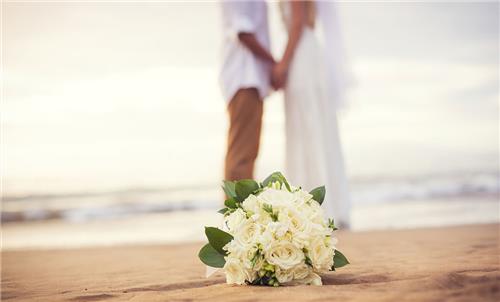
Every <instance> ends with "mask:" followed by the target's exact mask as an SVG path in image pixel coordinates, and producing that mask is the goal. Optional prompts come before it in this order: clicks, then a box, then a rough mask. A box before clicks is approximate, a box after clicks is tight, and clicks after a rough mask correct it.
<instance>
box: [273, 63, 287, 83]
mask: <svg viewBox="0 0 500 302" xmlns="http://www.w3.org/2000/svg"><path fill="white" fill-rule="evenodd" d="M287 73H288V66H286V64H284V63H283V62H279V63H277V64H275V65H274V66H273V68H272V70H271V85H272V86H273V88H274V89H275V90H278V89H281V88H283V87H284V86H285V85H286V80H287Z"/></svg>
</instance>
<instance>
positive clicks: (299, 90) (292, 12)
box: [272, 1, 350, 228]
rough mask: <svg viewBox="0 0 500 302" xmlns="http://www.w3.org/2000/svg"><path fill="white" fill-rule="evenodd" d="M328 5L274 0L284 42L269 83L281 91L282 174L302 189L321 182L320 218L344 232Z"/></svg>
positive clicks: (336, 55) (335, 63)
mask: <svg viewBox="0 0 500 302" xmlns="http://www.w3.org/2000/svg"><path fill="white" fill-rule="evenodd" d="M333 5H334V4H333V3H332V2H327V1H318V2H314V1H291V2H288V1H281V2H280V11H281V15H282V18H283V21H284V23H285V25H286V28H287V31H288V43H287V46H286V49H285V52H284V54H283V57H282V59H281V61H280V62H279V63H277V64H276V65H275V66H274V68H273V71H272V81H273V86H274V87H276V88H278V87H284V96H285V112H286V164H285V167H286V175H287V176H288V177H289V178H290V180H291V182H292V183H298V184H303V185H304V188H305V189H308V190H310V189H312V188H314V187H316V186H318V185H321V184H325V187H326V192H327V194H326V199H325V201H324V203H323V206H324V207H325V211H326V214H327V215H328V216H330V217H334V219H335V224H336V225H337V226H341V227H344V228H348V227H349V222H350V219H349V210H350V201H349V193H348V188H347V181H346V175H345V169H344V161H343V156H342V150H341V145H340V138H339V130H338V125H337V112H336V111H337V109H338V108H339V106H340V105H341V100H342V95H343V88H344V87H345V85H344V84H345V83H344V82H343V80H344V77H343V74H342V63H343V57H342V51H341V50H342V49H341V47H340V46H339V45H340V44H339V42H340V35H339V30H338V25H337V23H336V21H337V17H336V16H335V11H334V6H333ZM317 23H318V24H317ZM319 26H321V27H322V30H321V31H320V30H318V27H319ZM320 34H322V35H320ZM321 42H322V43H321ZM325 50H328V52H326V51H325Z"/></svg>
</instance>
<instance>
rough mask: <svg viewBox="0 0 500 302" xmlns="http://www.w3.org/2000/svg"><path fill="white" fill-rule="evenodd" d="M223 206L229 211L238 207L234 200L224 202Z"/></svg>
mask: <svg viewBox="0 0 500 302" xmlns="http://www.w3.org/2000/svg"><path fill="white" fill-rule="evenodd" d="M224 205H225V206H226V207H228V208H231V209H236V208H237V207H238V205H237V204H236V200H235V199H234V198H229V199H227V200H226V201H224Z"/></svg>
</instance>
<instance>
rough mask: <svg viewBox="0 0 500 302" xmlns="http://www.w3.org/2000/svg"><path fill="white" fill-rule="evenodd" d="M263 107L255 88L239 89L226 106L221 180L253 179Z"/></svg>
mask: <svg viewBox="0 0 500 302" xmlns="http://www.w3.org/2000/svg"><path fill="white" fill-rule="evenodd" d="M262 111H263V104H262V100H260V98H259V93H258V91H257V89H255V88H245V89H240V90H238V92H237V93H236V94H235V96H234V97H233V99H232V100H231V102H230V103H229V106H228V112H229V133H228V140H227V153H226V162H225V173H224V174H225V179H226V180H239V179H248V178H253V169H254V163H255V159H256V158H257V154H258V152H259V142H260V129H261V126H262Z"/></svg>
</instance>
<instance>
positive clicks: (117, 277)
mask: <svg viewBox="0 0 500 302" xmlns="http://www.w3.org/2000/svg"><path fill="white" fill-rule="evenodd" d="M499 227H500V226H499V225H498V224H489V225H474V226H459V227H442V228H427V229H415V230H394V231H367V232H342V231H340V232H338V234H337V235H338V238H339V239H340V242H339V249H340V250H342V251H343V252H344V253H345V254H346V255H347V256H348V257H349V259H350V261H351V264H350V265H348V266H346V267H344V268H341V269H339V270H338V271H337V272H331V273H328V274H325V275H323V283H324V286H323V287H312V286H298V287H279V288H268V287H250V286H235V285H227V284H225V280H224V277H223V276H222V275H220V274H218V275H215V276H213V277H211V278H209V279H206V278H204V273H205V267H204V266H203V265H202V264H201V263H200V262H199V260H198V257H197V253H198V249H199V248H200V247H201V246H202V243H201V242H200V243H185V244H178V245H158V246H116V247H99V248H79V249H58V250H10V251H4V252H2V300H6V301H11V300H12V301H108V300H109V301H121V300H123V301H125V300H127V301H200V300H201V301H203V300H207V301H272V300H274V301H283V300H287V301H409V300H411V301H444V300H447V301H450V300H452V301H499V300H500V263H499V262H500V248H499Z"/></svg>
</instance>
